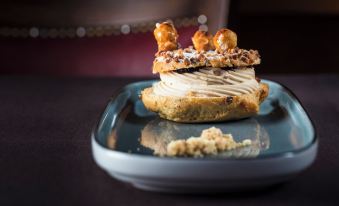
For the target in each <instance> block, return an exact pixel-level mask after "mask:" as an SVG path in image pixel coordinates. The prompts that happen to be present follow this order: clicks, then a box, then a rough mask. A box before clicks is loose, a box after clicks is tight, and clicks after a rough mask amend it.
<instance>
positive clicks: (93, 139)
mask: <svg viewBox="0 0 339 206" xmlns="http://www.w3.org/2000/svg"><path fill="white" fill-rule="evenodd" d="M156 81H158V80H157V79H151V80H143V81H137V82H133V83H129V84H127V85H125V86H123V87H121V88H120V89H118V90H117V92H115V93H114V95H112V96H111V97H110V98H109V100H108V102H107V103H106V106H105V108H104V110H103V111H102V112H101V113H100V115H99V117H98V121H96V124H95V125H94V127H93V129H92V131H91V142H92V151H93V147H94V144H95V146H99V147H100V149H102V150H103V151H105V152H107V153H111V154H112V155H114V156H117V157H120V158H140V159H144V160H146V159H147V160H162V161H199V162H200V161H208V162H211V161H223V162H225V161H258V160H267V159H275V158H291V157H294V156H297V155H299V154H301V153H303V152H305V151H307V150H309V149H311V148H312V147H314V146H317V145H318V142H319V140H318V133H317V129H316V127H315V124H314V122H313V120H312V119H311V117H310V115H309V113H308V112H307V110H306V109H305V107H304V105H303V104H302V102H301V101H300V99H299V98H298V97H297V95H295V93H294V92H293V91H292V90H291V89H289V88H288V87H287V86H285V85H284V84H282V83H280V82H279V81H272V80H267V79H261V81H262V82H264V83H265V82H268V83H271V84H276V85H278V86H280V87H281V88H283V90H285V91H286V92H287V93H288V95H289V96H290V97H291V98H292V99H293V100H294V101H296V102H297V103H298V104H299V105H300V107H301V108H302V110H303V111H304V113H305V114H306V117H307V118H308V120H309V121H310V125H311V129H312V131H313V137H312V141H311V142H310V143H309V144H308V145H306V146H304V147H302V148H299V149H296V150H293V151H288V152H283V153H278V154H266V155H262V156H258V157H255V158H232V157H229V158H222V157H203V158H192V157H180V158H173V157H166V156H164V157H160V156H150V155H142V154H136V153H127V152H121V151H116V150H112V149H109V148H107V147H106V146H104V145H102V144H101V143H100V141H99V140H98V139H97V136H96V133H97V131H98V128H99V124H100V120H101V117H102V116H103V114H105V112H106V111H107V109H108V107H109V106H110V104H111V103H112V102H114V100H115V98H116V97H117V96H118V95H119V94H121V93H122V92H124V91H126V90H128V89H129V88H130V87H133V86H134V85H136V84H141V83H153V82H156Z"/></svg>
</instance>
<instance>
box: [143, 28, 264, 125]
mask: <svg viewBox="0 0 339 206" xmlns="http://www.w3.org/2000/svg"><path fill="white" fill-rule="evenodd" d="M154 36H155V39H156V41H157V43H158V52H157V53H156V55H155V59H154V61H153V73H160V79H161V81H159V82H157V83H155V84H153V86H152V87H149V88H146V89H144V90H143V91H142V92H141V96H140V97H141V100H142V102H143V103H144V105H145V107H146V108H147V109H148V110H150V111H153V112H156V113H158V114H159V115H160V117H162V118H165V119H168V120H172V121H176V122H187V123H189V122H212V121H224V120H231V119H240V118H245V117H249V116H253V115H256V114H257V113H258V112H259V105H260V103H261V102H263V101H264V100H265V98H266V97H267V95H268V90H269V88H268V85H267V84H264V83H261V82H260V80H259V78H256V76H255V71H254V68H253V66H254V65H258V64H260V56H259V53H258V51H256V50H245V49H239V48H238V47H237V35H236V34H235V33H234V32H233V31H231V30H229V29H220V30H219V31H218V32H217V33H216V34H215V35H214V36H212V35H211V34H209V33H208V32H204V31H197V32H196V33H195V34H194V36H193V38H192V42H193V45H194V48H193V47H192V46H191V47H188V48H185V49H182V48H180V46H179V44H178V42H177V40H178V33H177V31H176V29H175V28H174V26H173V24H172V23H169V22H163V23H161V24H157V25H156V28H155V30H154Z"/></svg>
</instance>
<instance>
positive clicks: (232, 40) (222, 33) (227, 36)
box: [213, 29, 237, 53]
mask: <svg viewBox="0 0 339 206" xmlns="http://www.w3.org/2000/svg"><path fill="white" fill-rule="evenodd" d="M213 42H214V45H215V47H216V49H217V51H218V52H220V53H223V52H224V51H227V50H230V49H234V48H236V47H237V35H236V33H234V32H233V31H231V30H229V29H220V30H219V31H218V32H217V33H216V34H215V36H214V37H213Z"/></svg>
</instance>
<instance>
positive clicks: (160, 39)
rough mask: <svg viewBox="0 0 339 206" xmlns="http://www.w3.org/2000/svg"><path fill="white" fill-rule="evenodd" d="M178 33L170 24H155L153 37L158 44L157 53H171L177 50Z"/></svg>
mask: <svg viewBox="0 0 339 206" xmlns="http://www.w3.org/2000/svg"><path fill="white" fill-rule="evenodd" d="M178 36H179V35H178V33H177V30H176V29H175V28H174V26H173V24H172V23H170V22H163V23H161V24H159V23H157V24H156V28H155V30H154V37H155V39H156V40H157V43H158V50H159V51H171V50H175V49H177V48H178Z"/></svg>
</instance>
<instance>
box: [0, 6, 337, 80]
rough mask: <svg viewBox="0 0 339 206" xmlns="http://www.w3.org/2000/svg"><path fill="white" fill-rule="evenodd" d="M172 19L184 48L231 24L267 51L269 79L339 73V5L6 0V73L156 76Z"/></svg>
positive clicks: (1, 35) (2, 43) (0, 19)
mask: <svg viewBox="0 0 339 206" xmlns="http://www.w3.org/2000/svg"><path fill="white" fill-rule="evenodd" d="M167 19H170V20H172V21H173V23H174V24H175V26H176V28H177V30H178V32H179V35H180V38H179V41H180V43H181V45H182V46H184V47H186V46H189V45H192V43H191V37H192V35H193V34H194V32H195V31H196V30H197V29H199V28H200V29H208V30H209V31H210V32H211V33H215V32H216V31H217V30H218V28H221V27H225V26H227V27H228V28H230V29H232V30H233V31H235V32H236V33H237V35H238V46H239V47H241V48H246V49H258V50H259V52H260V54H261V56H262V64H261V65H260V66H258V69H257V72H258V73H261V74H272V73H285V74H295V73H306V74H310V73H338V72H339V69H338V65H339V49H338V48H339V40H338V37H339V1H336V0H313V1H307V0H298V1H293V0H279V1H270V0H256V1H245V0H234V1H232V0H214V1H207V0H205V1H203V0H171V1H158V0H139V1H137V0H123V1H122V0H119V1H112V0H110V1H109V0H96V1H88V0H69V1H67V0H49V1H44V0H11V1H10V0H4V1H1V2H0V75H18V74H20V75H54V76H139V77H147V76H152V73H151V65H152V61H153V58H154V53H155V52H156V51H157V45H156V41H155V40H154V38H153V33H152V31H153V29H154V26H155V23H156V22H161V21H164V20H167Z"/></svg>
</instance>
